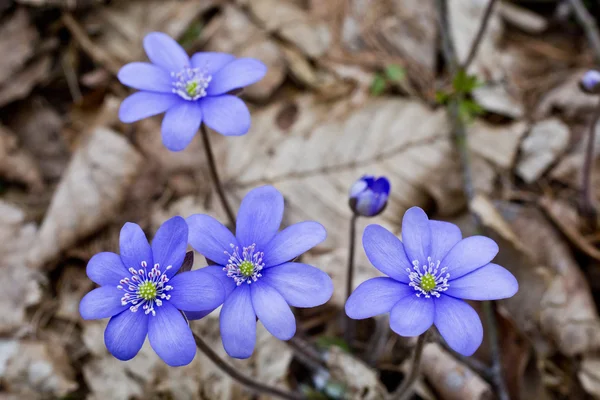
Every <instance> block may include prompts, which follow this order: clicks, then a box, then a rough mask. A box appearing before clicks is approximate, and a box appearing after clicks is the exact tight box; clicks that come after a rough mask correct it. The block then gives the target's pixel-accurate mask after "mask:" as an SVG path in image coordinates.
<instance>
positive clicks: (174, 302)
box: [79, 217, 225, 366]
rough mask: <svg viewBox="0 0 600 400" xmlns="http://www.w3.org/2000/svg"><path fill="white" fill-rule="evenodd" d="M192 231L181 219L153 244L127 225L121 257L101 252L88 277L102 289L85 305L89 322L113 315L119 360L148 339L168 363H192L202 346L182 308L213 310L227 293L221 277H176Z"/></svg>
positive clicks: (110, 333)
mask: <svg viewBox="0 0 600 400" xmlns="http://www.w3.org/2000/svg"><path fill="white" fill-rule="evenodd" d="M187 240H188V227H187V224H186V223H185V220H184V219H183V218H181V217H174V218H171V219H170V220H168V221H167V222H165V223H164V224H163V225H162V226H161V227H160V229H159V230H158V232H156V236H155V237H154V240H153V241H152V247H151V246H150V245H149V244H148V241H147V240H146V236H145V235H144V232H143V231H142V229H141V228H140V227H139V226H138V225H136V224H132V223H126V224H125V225H124V226H123V228H122V229H121V236H120V247H121V255H120V256H119V255H118V254H115V253H109V252H104V253H99V254H96V255H95V256H94V257H92V259H91V260H90V262H89V263H88V265H87V275H88V276H89V278H90V279H91V280H92V281H94V282H96V283H97V284H98V285H100V287H99V288H97V289H94V290H92V291H91V292H90V293H88V294H86V295H85V296H84V297H83V299H82V300H81V303H80V304H79V313H80V314H81V316H82V317H83V319H101V318H108V317H110V321H109V322H108V326H107V327H106V330H105V331H104V342H105V344H106V348H107V349H108V351H110V353H111V354H112V355H113V356H115V357H116V358H118V359H119V360H124V361H125V360H129V359H131V358H133V357H135V355H136V354H137V353H138V351H139V350H140V348H141V347H142V345H143V344H144V340H145V339H146V335H148V339H149V340H150V345H151V346H152V348H153V349H154V351H156V353H157V354H158V355H159V356H160V358H162V359H163V360H164V361H165V362H166V363H167V364H169V365H171V366H180V365H186V364H189V363H190V362H191V361H192V360H193V359H194V355H195V354H196V344H195V342H194V338H193V336H192V332H191V330H190V328H189V326H188V324H187V321H186V320H185V318H184V317H183V315H182V314H181V312H180V311H179V310H182V309H184V310H195V311H202V310H207V309H213V308H214V307H217V306H218V305H219V304H221V303H222V302H223V299H224V296H225V293H224V289H223V286H222V285H221V283H220V282H219V280H218V279H215V278H214V277H213V276H212V275H210V274H207V273H206V272H204V271H202V270H197V271H191V272H184V273H181V274H178V275H175V274H176V273H177V271H178V270H179V268H180V267H181V264H182V263H183V259H184V257H185V250H186V248H187Z"/></svg>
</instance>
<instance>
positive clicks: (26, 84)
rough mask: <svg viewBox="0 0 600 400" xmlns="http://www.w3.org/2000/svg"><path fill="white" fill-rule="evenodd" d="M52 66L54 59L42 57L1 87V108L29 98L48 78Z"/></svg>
mask: <svg viewBox="0 0 600 400" xmlns="http://www.w3.org/2000/svg"><path fill="white" fill-rule="evenodd" d="M51 65H52V58H51V57H50V56H42V57H40V58H38V59H36V60H34V61H32V62H31V63H30V64H28V65H27V66H26V67H25V68H23V69H21V70H20V71H19V72H16V73H15V74H14V75H13V76H12V77H11V79H9V80H7V81H5V82H4V83H3V84H2V85H0V107H2V106H4V105H6V104H8V103H10V102H11V101H14V100H19V99H22V98H24V97H25V96H27V95H28V94H29V93H30V92H31V89H33V87H34V86H35V85H36V84H38V83H39V82H41V81H42V80H43V79H44V78H45V77H46V76H47V74H48V71H49V70H50V66H51Z"/></svg>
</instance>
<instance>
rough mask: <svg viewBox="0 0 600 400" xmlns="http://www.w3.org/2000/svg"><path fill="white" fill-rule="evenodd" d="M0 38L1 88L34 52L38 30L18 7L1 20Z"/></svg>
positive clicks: (26, 13)
mask: <svg viewBox="0 0 600 400" xmlns="http://www.w3.org/2000/svg"><path fill="white" fill-rule="evenodd" d="M0 38H1V39H0V54H2V55H3V57H2V59H1V60H0V88H1V87H2V85H3V84H4V83H5V82H6V81H8V80H14V79H15V74H17V73H18V72H19V71H21V70H22V69H23V66H24V65H25V64H26V63H27V60H29V59H30V58H31V57H32V56H33V54H34V50H35V45H36V41H37V39H38V32H37V30H36V29H35V26H34V25H33V24H32V23H31V22H30V20H29V14H28V12H27V10H26V9H25V8H23V7H18V8H17V10H16V11H15V12H14V13H13V14H11V15H8V16H6V17H4V18H3V19H2V20H1V22H0ZM1 90H2V89H0V91H1ZM0 105H2V104H1V103H0Z"/></svg>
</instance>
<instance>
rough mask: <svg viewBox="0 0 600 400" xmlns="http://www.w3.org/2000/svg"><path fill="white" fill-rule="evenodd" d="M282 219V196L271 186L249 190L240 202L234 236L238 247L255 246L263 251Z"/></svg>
mask: <svg viewBox="0 0 600 400" xmlns="http://www.w3.org/2000/svg"><path fill="white" fill-rule="evenodd" d="M282 219H283V196H282V195H281V193H279V192H278V191H277V189H275V188H274V187H273V186H261V187H259V188H256V189H253V190H251V191H250V192H249V193H248V194H247V195H246V197H244V199H243V200H242V204H241V205H240V209H239V211H238V216H237V227H236V232H235V235H236V236H237V239H238V243H239V244H240V246H244V247H246V246H250V245H252V244H256V248H257V251H263V249H264V248H265V247H266V246H267V244H268V243H269V242H270V241H271V239H273V237H274V236H275V234H276V233H277V230H278V229H279V225H281V220H282Z"/></svg>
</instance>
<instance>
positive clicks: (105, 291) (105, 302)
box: [79, 286, 129, 319]
mask: <svg viewBox="0 0 600 400" xmlns="http://www.w3.org/2000/svg"><path fill="white" fill-rule="evenodd" d="M123 294H125V292H123V291H122V290H119V289H117V287H116V286H103V287H99V288H97V289H94V290H92V291H91V292H89V293H88V294H86V295H85V296H83V299H81V302H80V303H79V314H81V318H83V319H102V318H108V317H112V316H113V315H117V314H118V313H120V312H121V311H123V310H125V309H127V308H128V307H129V306H123V305H121V297H123Z"/></svg>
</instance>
